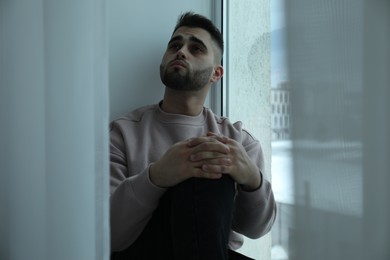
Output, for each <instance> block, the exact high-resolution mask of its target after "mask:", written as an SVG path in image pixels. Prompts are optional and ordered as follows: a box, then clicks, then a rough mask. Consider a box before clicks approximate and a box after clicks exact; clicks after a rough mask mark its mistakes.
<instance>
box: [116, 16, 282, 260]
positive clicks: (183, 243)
mask: <svg viewBox="0 0 390 260" xmlns="http://www.w3.org/2000/svg"><path fill="white" fill-rule="evenodd" d="M222 53H223V40H222V36H221V34H220V32H219V30H218V29H217V28H216V27H215V26H214V25H213V23H212V22H211V21H210V20H208V19H207V18H205V17H203V16H200V15H197V14H194V13H185V14H183V15H182V16H181V17H180V18H179V20H178V23H177V25H176V27H175V29H174V32H173V34H172V37H171V39H170V41H169V43H168V47H167V50H166V52H165V54H164V56H163V58H162V62H161V65H160V77H161V80H162V82H163V83H164V85H165V94H164V98H163V100H162V101H161V102H160V103H159V104H156V105H151V106H146V107H142V108H139V109H137V110H135V111H133V112H131V113H129V114H128V115H127V116H126V117H123V118H120V119H118V120H115V121H113V122H112V123H111V125H110V158H111V163H110V171H111V173H110V174H111V177H110V185H111V196H110V217H111V220H110V221H111V250H112V252H113V254H112V256H111V258H112V259H202V260H203V259H233V257H234V256H235V255H237V254H236V253H235V252H233V251H232V250H230V249H231V248H233V249H234V248H237V247H239V246H240V244H242V236H241V235H239V234H242V235H245V236H248V237H250V238H258V237H260V236H262V235H264V234H266V233H267V232H268V231H269V230H270V229H271V227H272V224H273V222H274V220H275V216H276V206H275V201H274V197H273V193H272V189H271V185H270V183H269V182H268V181H267V180H266V179H264V177H263V174H262V172H263V170H264V162H263V154H262V150H261V146H260V144H259V142H258V140H256V139H255V138H254V137H252V136H251V135H250V134H249V133H248V132H246V131H245V130H243V129H242V127H241V123H240V122H238V123H235V124H232V123H230V122H229V120H228V119H227V118H223V117H219V116H217V115H215V114H213V112H212V111H211V110H209V109H208V108H205V107H204V102H205V99H206V96H207V94H208V92H209V89H210V88H211V87H212V86H213V85H214V84H215V83H216V82H217V81H218V80H220V79H221V77H222V75H223V68H222V66H221V65H220V61H221V57H222ZM229 248H230V249H229Z"/></svg>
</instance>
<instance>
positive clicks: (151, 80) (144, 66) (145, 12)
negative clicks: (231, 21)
mask: <svg viewBox="0 0 390 260" xmlns="http://www.w3.org/2000/svg"><path fill="white" fill-rule="evenodd" d="M213 3H214V1H209V0H197V1H182V0H167V1H158V0H152V1H127V0H114V1H108V3H107V5H108V17H109V20H108V28H109V57H110V61H109V67H110V79H109V82H110V117H111V119H114V118H117V117H119V116H122V115H124V114H126V113H128V112H130V111H131V110H132V109H134V108H137V107H139V106H144V105H149V104H154V103H158V102H159V101H160V100H161V99H162V97H163V92H164V85H163V84H162V83H161V81H160V72H159V68H160V62H161V59H162V56H163V54H164V52H165V49H166V46H167V44H168V41H169V39H170V37H171V35H172V32H173V29H174V27H175V24H176V21H177V19H178V17H179V15H180V14H182V13H184V12H186V11H194V12H197V13H200V14H203V15H205V16H206V17H209V18H211V19H212V18H213V17H214V8H213V5H214V4H213Z"/></svg>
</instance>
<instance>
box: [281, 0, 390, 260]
mask: <svg viewBox="0 0 390 260" xmlns="http://www.w3.org/2000/svg"><path fill="white" fill-rule="evenodd" d="M286 3H287V6H286V7H287V8H286V19H287V20H286V21H287V23H286V24H287V51H288V57H287V59H288V68H289V80H290V84H291V96H292V100H291V102H292V104H291V105H292V118H293V119H292V120H293V122H292V123H293V127H292V140H293V141H292V142H293V148H292V151H293V152H292V158H293V172H294V184H295V192H294V194H295V202H296V205H295V209H294V222H295V227H294V229H293V230H291V231H290V242H291V245H292V247H291V248H290V258H289V259H299V260H312V259H317V260H318V259H324V260H325V259H326V260H328V259H332V260H336V259H340V260H341V259H343V260H344V259H362V260H363V259H380V260H387V259H390V251H389V250H390V249H389V247H388V245H389V244H390V225H389V221H388V220H389V219H390V203H389V201H388V200H389V198H390V188H389V183H390V177H389V176H390V175H389V173H390V167H389V158H390V150H389V145H390V141H389V133H390V122H389V118H390V116H389V112H390V107H389V99H390V94H389V93H390V92H389V89H390V79H389V72H390V56H389V55H390V30H389V25H390V2H389V1H387V0H377V1H370V0H367V1H365V0H343V1H339V0H331V1H329V0H326V1H325V0H294V1H286Z"/></svg>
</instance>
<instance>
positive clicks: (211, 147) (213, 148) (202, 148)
mask: <svg viewBox="0 0 390 260" xmlns="http://www.w3.org/2000/svg"><path fill="white" fill-rule="evenodd" d="M229 152H230V148H229V146H228V145H226V144H223V143H221V142H219V141H213V142H204V143H201V144H198V145H197V146H194V147H193V148H192V150H191V154H192V155H195V154H198V153H205V156H210V157H209V158H213V157H217V158H218V157H221V155H220V154H222V155H226V154H228V153H229ZM203 158H206V157H203Z"/></svg>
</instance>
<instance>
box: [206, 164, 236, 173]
mask: <svg viewBox="0 0 390 260" xmlns="http://www.w3.org/2000/svg"><path fill="white" fill-rule="evenodd" d="M201 169H202V171H203V172H205V173H209V174H212V173H214V174H218V173H221V174H223V173H229V172H230V167H229V166H227V165H211V164H204V165H202V168H201Z"/></svg>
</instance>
